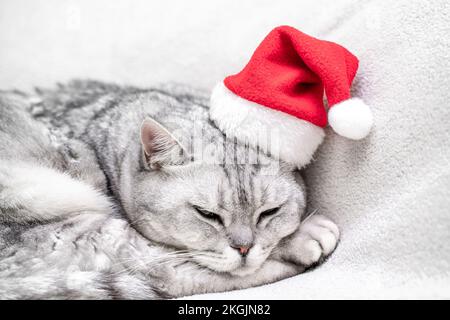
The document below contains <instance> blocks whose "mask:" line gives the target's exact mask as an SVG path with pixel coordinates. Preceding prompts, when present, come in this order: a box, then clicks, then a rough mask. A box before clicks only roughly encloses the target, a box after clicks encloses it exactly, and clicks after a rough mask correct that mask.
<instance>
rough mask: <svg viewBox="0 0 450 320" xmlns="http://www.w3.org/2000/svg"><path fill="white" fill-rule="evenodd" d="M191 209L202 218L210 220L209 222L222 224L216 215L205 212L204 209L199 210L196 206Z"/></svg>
mask: <svg viewBox="0 0 450 320" xmlns="http://www.w3.org/2000/svg"><path fill="white" fill-rule="evenodd" d="M192 207H193V208H194V210H195V211H197V213H198V214H199V215H201V216H202V217H203V218H206V219H208V220H211V221H216V222H218V223H220V224H222V218H221V217H220V216H219V215H218V214H215V213H214V212H211V211H208V210H205V209H203V208H200V207H198V206H192Z"/></svg>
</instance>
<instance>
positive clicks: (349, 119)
mask: <svg viewBox="0 0 450 320" xmlns="http://www.w3.org/2000/svg"><path fill="white" fill-rule="evenodd" d="M328 122H329V123H330V126H331V127H332V128H333V130H334V131H335V132H336V133H337V134H339V135H340V136H343V137H346V138H349V139H353V140H359V139H362V138H364V137H366V136H367V135H368V134H369V132H370V129H371V128H372V123H373V116H372V112H371V111H370V108H369V106H368V105H367V104H365V103H364V101H362V100H361V99H359V98H351V99H348V100H345V101H342V102H340V103H338V104H335V105H334V106H332V107H331V109H330V111H329V112H328Z"/></svg>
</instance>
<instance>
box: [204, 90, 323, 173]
mask: <svg viewBox="0 0 450 320" xmlns="http://www.w3.org/2000/svg"><path fill="white" fill-rule="evenodd" d="M210 118H211V120H213V121H214V122H215V123H216V125H217V126H218V127H219V129H220V130H222V132H224V133H225V134H226V135H227V137H231V138H236V139H238V140H239V141H240V142H243V143H248V144H250V145H251V146H253V147H256V146H258V147H259V148H260V149H261V150H263V151H264V152H266V153H270V154H271V155H272V156H275V157H277V158H279V159H281V160H283V161H286V162H288V163H292V164H295V165H297V166H298V167H299V168H301V167H303V166H305V165H307V164H308V163H309V162H310V161H311V159H312V156H313V154H314V152H315V151H316V149H317V147H318V146H319V145H320V143H321V142H322V140H323V137H324V135H325V133H324V130H323V129H322V128H320V127H318V126H316V125H314V124H312V123H310V122H308V121H305V120H302V119H299V118H296V117H294V116H291V115H289V114H287V113H284V112H280V111H277V110H273V109H271V108H268V107H265V106H262V105H259V104H257V103H255V102H252V101H248V100H245V99H243V98H241V97H239V96H238V95H236V94H234V93H233V92H232V91H230V90H229V89H228V88H227V87H225V85H224V84H223V83H222V82H221V83H219V84H217V85H216V87H215V88H214V89H213V91H212V94H211V109H210Z"/></svg>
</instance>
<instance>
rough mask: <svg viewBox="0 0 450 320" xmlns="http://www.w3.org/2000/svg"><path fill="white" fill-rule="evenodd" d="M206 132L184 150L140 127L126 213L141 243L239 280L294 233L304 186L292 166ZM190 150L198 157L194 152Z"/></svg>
mask: <svg viewBox="0 0 450 320" xmlns="http://www.w3.org/2000/svg"><path fill="white" fill-rule="evenodd" d="M208 125H209V127H208V128H207V130H205V128H202V129H201V130H200V132H202V135H201V137H193V136H194V135H193V134H191V135H190V138H189V139H185V141H183V142H184V143H183V142H180V141H179V140H180V139H178V138H176V137H175V136H174V135H173V134H172V133H171V132H169V131H168V130H166V129H165V128H164V127H163V126H161V125H160V124H159V123H157V122H155V121H153V120H151V119H147V120H145V121H144V123H143V124H142V128H141V133H140V134H141V142H142V159H141V161H142V166H141V170H138V172H136V173H135V176H134V178H133V181H132V182H131V183H130V188H131V193H130V194H131V195H132V196H131V197H132V199H131V202H130V203H129V204H128V207H129V208H128V209H129V210H127V212H128V215H129V217H130V220H131V221H132V223H133V225H134V226H135V227H136V228H137V229H138V230H139V231H140V232H141V233H142V234H143V235H144V236H145V237H147V238H149V239H151V240H153V241H157V242H159V243H161V244H164V245H166V246H169V247H173V248H175V249H176V250H183V251H185V252H187V256H189V257H190V258H191V259H192V260H194V261H195V262H196V263H198V264H199V265H202V266H204V267H207V268H210V269H212V270H215V271H218V272H228V273H230V274H233V275H240V276H244V275H247V274H251V273H252V272H254V271H255V270H257V269H258V268H259V267H260V266H261V265H262V264H263V263H264V261H265V260H266V259H267V257H268V256H269V255H270V253H271V251H272V250H273V249H274V247H275V246H276V245H277V244H278V243H279V241H280V240H281V239H283V238H284V237H286V236H288V235H290V234H292V233H293V232H294V231H295V230H296V229H297V228H298V226H299V224H300V219H301V215H302V213H303V212H304V208H305V202H306V200H305V190H304V185H303V181H302V178H301V176H300V174H299V172H298V170H297V169H296V168H295V167H294V166H291V165H288V164H286V163H283V162H279V161H278V160H276V159H275V158H271V157H270V156H267V155H265V154H262V153H261V152H258V150H255V149H252V148H250V147H248V146H247V145H243V144H240V143H238V142H237V141H234V140H231V141H230V140H227V139H226V137H225V136H224V135H223V134H221V133H220V131H218V130H217V129H216V128H213V127H212V124H208ZM197 132H198V131H197ZM195 144H197V145H201V152H198V151H197V152H193V146H194V147H195ZM186 145H188V146H186Z"/></svg>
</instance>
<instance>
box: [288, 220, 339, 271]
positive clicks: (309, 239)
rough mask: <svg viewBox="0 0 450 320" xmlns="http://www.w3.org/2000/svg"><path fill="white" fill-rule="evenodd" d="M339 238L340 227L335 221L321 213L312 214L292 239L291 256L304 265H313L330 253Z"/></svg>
mask: <svg viewBox="0 0 450 320" xmlns="http://www.w3.org/2000/svg"><path fill="white" fill-rule="evenodd" d="M338 240H339V228H338V227H337V225H336V224H335V223H334V222H333V221H331V220H330V219H328V218H326V217H324V216H321V215H315V216H312V217H311V218H309V219H307V220H305V221H304V222H303V223H302V225H301V226H300V229H299V230H298V231H297V233H296V235H295V238H294V239H292V243H291V250H290V258H291V259H292V260H294V261H295V262H297V263H300V264H302V265H304V266H311V265H313V264H315V263H317V262H319V260H320V259H322V258H324V257H326V256H328V255H330V254H331V253H332V252H333V250H334V249H335V248H336V245H337V243H338ZM293 250H295V252H293Z"/></svg>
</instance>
